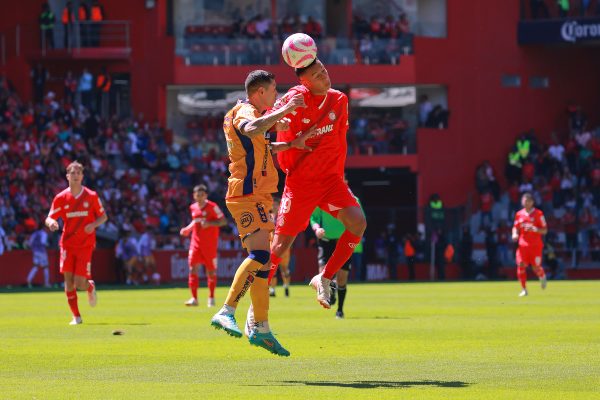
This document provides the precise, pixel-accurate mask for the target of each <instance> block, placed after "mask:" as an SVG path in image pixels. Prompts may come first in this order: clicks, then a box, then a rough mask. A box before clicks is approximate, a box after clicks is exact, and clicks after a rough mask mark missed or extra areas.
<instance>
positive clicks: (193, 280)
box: [188, 274, 198, 299]
mask: <svg viewBox="0 0 600 400" xmlns="http://www.w3.org/2000/svg"><path fill="white" fill-rule="evenodd" d="M188 286H189V287H190V291H191V292H192V297H193V298H195V299H198V275H196V274H190V275H189V276H188Z"/></svg>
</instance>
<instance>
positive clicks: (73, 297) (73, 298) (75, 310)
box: [65, 289, 81, 317]
mask: <svg viewBox="0 0 600 400" xmlns="http://www.w3.org/2000/svg"><path fill="white" fill-rule="evenodd" d="M65 294H66V295H67V301H68V302H69V308H70V309H71V313H72V314H73V316H74V317H81V314H79V307H78V306H77V289H74V290H72V291H70V292H69V291H67V290H66V289H65Z"/></svg>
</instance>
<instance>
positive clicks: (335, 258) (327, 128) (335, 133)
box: [270, 59, 367, 308]
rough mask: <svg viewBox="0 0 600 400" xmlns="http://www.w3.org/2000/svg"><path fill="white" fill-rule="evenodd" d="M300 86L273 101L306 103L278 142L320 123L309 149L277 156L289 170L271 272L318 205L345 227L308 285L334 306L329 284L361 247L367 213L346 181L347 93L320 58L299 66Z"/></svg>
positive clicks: (325, 304)
mask: <svg viewBox="0 0 600 400" xmlns="http://www.w3.org/2000/svg"><path fill="white" fill-rule="evenodd" d="M296 75H297V76H298V78H299V80H300V83H301V84H300V85H298V86H295V87H293V88H291V89H290V90H289V91H288V92H287V93H286V94H285V95H284V96H283V97H282V98H281V99H280V100H279V101H278V103H277V104H276V105H275V110H277V109H280V108H281V107H284V106H285V105H286V104H287V102H289V101H290V99H292V98H295V97H296V96H298V95H301V96H302V98H303V99H304V102H305V103H306V107H305V108H302V109H298V110H295V112H294V113H290V114H287V115H286V117H287V118H289V119H290V129H288V130H285V131H278V133H277V140H281V141H289V140H291V139H292V138H294V137H296V135H297V133H298V132H303V131H304V130H305V129H306V128H308V127H309V126H312V125H315V124H316V130H315V134H314V136H313V137H311V138H310V139H308V140H307V141H306V145H307V146H308V147H309V148H310V149H311V151H310V152H309V151H306V150H301V149H292V150H290V151H286V152H285V153H280V154H278V155H277V159H278V160H279V165H280V166H281V169H282V170H283V171H284V172H285V173H286V179H285V189H284V191H283V196H282V198H281V205H280V207H279V212H278V213H277V228H276V230H275V236H274V238H273V244H272V246H271V264H272V267H271V274H270V275H271V276H273V274H274V273H275V271H276V270H277V266H278V264H279V263H280V262H281V257H282V255H283V254H284V252H285V251H286V250H287V249H289V248H290V246H291V245H292V242H293V241H294V239H295V238H296V235H297V234H298V233H299V232H301V231H303V230H304V229H306V227H307V226H308V222H309V219H310V215H311V213H312V212H313V210H314V209H315V208H316V207H320V208H321V209H322V210H323V211H325V212H327V213H329V214H331V215H332V216H333V217H334V218H337V219H338V220H340V221H341V222H342V223H343V224H344V227H345V230H344V232H343V233H342V235H341V236H340V238H339V239H338V243H337V245H336V247H335V250H334V251H333V254H332V255H331V257H330V258H329V260H328V261H327V264H326V265H325V267H324V268H323V272H322V273H320V274H318V275H316V276H315V277H314V278H313V279H312V280H311V282H310V285H311V286H312V287H313V288H314V289H315V290H316V291H317V301H318V302H319V303H320V304H321V306H323V307H324V308H331V305H330V304H329V300H330V296H331V293H330V286H329V285H330V283H331V279H333V277H334V276H335V274H336V273H337V272H338V270H339V269H340V268H342V266H343V265H344V263H345V262H346V261H347V260H348V259H349V258H350V256H351V255H352V252H353V251H354V248H355V247H356V246H358V244H359V243H360V241H361V238H362V235H363V233H364V231H365V229H366V227H367V222H366V219H365V215H364V213H363V212H362V210H361V208H360V206H359V204H358V202H357V201H356V199H355V197H354V195H353V194H352V191H351V190H350V188H349V187H348V185H347V184H346V183H345V182H344V165H345V162H346V153H347V145H346V132H347V131H348V97H346V95H345V94H344V93H342V92H340V91H338V90H335V89H332V88H331V81H330V79H329V74H328V73H327V69H326V68H325V66H324V65H323V63H321V61H319V60H318V59H315V61H314V62H313V63H312V64H310V65H308V66H307V67H305V68H297V69H296Z"/></svg>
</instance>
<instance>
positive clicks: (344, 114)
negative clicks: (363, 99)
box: [340, 93, 350, 136]
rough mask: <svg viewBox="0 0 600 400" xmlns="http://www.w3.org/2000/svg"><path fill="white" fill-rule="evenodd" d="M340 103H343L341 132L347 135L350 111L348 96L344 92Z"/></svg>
mask: <svg viewBox="0 0 600 400" xmlns="http://www.w3.org/2000/svg"><path fill="white" fill-rule="evenodd" d="M340 100H341V101H340V103H341V108H342V109H341V110H340V111H341V121H340V131H341V133H342V134H343V135H344V136H346V133H347V132H348V128H349V127H350V122H349V118H350V116H349V111H348V107H349V106H348V96H346V95H345V94H343V93H342V96H341V98H340Z"/></svg>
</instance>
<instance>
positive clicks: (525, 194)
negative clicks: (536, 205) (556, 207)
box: [521, 192, 535, 202]
mask: <svg viewBox="0 0 600 400" xmlns="http://www.w3.org/2000/svg"><path fill="white" fill-rule="evenodd" d="M523 197H525V198H527V199H529V200H531V201H533V202H535V200H534V199H533V195H532V194H531V193H529V192H525V193H523V195H522V196H521V198H523Z"/></svg>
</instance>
